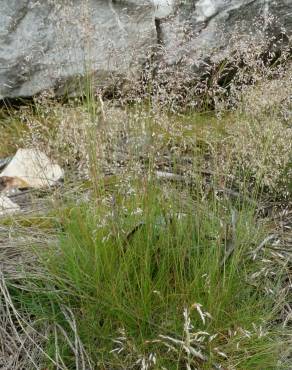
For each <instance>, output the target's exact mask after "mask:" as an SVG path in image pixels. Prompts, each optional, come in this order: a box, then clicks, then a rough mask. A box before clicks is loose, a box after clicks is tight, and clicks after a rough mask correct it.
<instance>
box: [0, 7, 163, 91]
mask: <svg viewBox="0 0 292 370" xmlns="http://www.w3.org/2000/svg"><path fill="white" fill-rule="evenodd" d="M0 6H1V12H0V98H1V97H2V98H3V97H21V96H22V97H25V96H31V95H34V94H37V93H39V92H41V91H43V90H46V89H49V88H53V89H54V90H55V91H56V92H57V93H65V92H66V91H67V89H69V92H71V90H75V89H78V87H80V86H78V84H79V83H82V84H83V83H88V81H86V79H85V82H84V81H83V80H82V76H86V75H87V74H88V75H89V71H90V72H91V71H94V76H92V75H91V76H90V78H92V79H94V80H96V81H97V84H98V83H103V82H105V81H107V82H106V83H108V84H109V83H110V82H109V80H111V79H112V78H113V77H114V76H115V75H125V74H128V73H129V71H131V72H135V71H136V70H137V66H138V65H139V63H141V62H142V61H143V59H145V56H146V55H147V53H148V51H149V47H150V46H151V45H152V44H153V43H155V42H156V31H155V23H154V10H153V6H152V4H151V3H149V1H148V0H145V1H144V0H143V1H139V0H128V1H126V0H125V1H123V0H116V1H114V0H88V1H84V0H59V1H58V0H43V1H37V0H21V1H19V0H0ZM137 56H138V57H137ZM65 82H66V84H65ZM68 82H69V84H68ZM70 83H73V84H74V85H73V86H70Z"/></svg>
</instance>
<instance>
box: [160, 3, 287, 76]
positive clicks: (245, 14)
mask: <svg viewBox="0 0 292 370" xmlns="http://www.w3.org/2000/svg"><path fill="white" fill-rule="evenodd" d="M291 14H292V1H290V0H276V1H274V0H198V1H189V2H184V3H181V5H179V6H176V7H174V9H173V12H172V14H171V15H170V16H169V17H167V18H164V19H161V21H160V22H159V27H160V35H161V43H162V45H163V48H164V58H163V60H164V62H165V63H166V64H167V65H177V64H182V65H184V66H186V65H190V66H191V67H192V68H193V69H197V70H200V69H201V67H202V66H203V65H204V63H205V61H206V60H213V61H214V62H216V61H219V60H222V59H223V58H224V55H226V56H228V54H229V53H230V52H232V51H233V50H234V48H237V47H238V45H239V44H240V41H242V40H243V39H245V40H246V39H248V38H249V39H253V40H254V41H259V42H260V41H261V40H262V39H263V38H266V37H270V36H275V37H276V38H277V37H278V36H279V35H281V34H283V33H285V34H286V35H287V36H289V35H291V34H292V17H291Z"/></svg>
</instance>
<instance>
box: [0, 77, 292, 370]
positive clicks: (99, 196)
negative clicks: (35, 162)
mask: <svg viewBox="0 0 292 370" xmlns="http://www.w3.org/2000/svg"><path fill="white" fill-rule="evenodd" d="M279 81H280V80H279ZM280 82H281V81H280ZM281 83H282V82H281ZM286 85H287V84H286ZM286 85H285V86H286ZM271 86H273V84H272V85H271ZM283 86H284V85H283ZM274 87H275V91H276V92H277V91H278V90H279V89H278V86H277V85H276V86H274ZM286 87H287V86H286ZM264 90H267V91H269V94H271V92H270V90H268V89H267V88H266V86H265V87H264ZM281 91H282V93H283V95H285V96H286V97H287V91H288V87H287V90H284V89H282V90H281ZM262 94H263V91H262V90H261V86H260V84H259V85H258V86H256V88H253V89H250V90H248V91H246V93H245V94H242V96H241V105H239V106H238V108H237V110H235V111H234V112H226V111H215V112H213V113H210V112H203V113H199V112H188V113H184V114H183V113H181V112H176V113H173V112H172V113H170V112H169V111H165V110H164V109H157V107H155V108H154V106H151V103H150V104H149V105H146V106H144V105H141V104H140V103H139V104H138V103H137V104H134V103H133V104H132V105H131V106H129V105H123V106H122V108H121V107H117V106H115V104H114V103H110V102H104V101H103V100H102V97H101V96H99V97H98V98H97V99H96V98H95V96H94V95H93V94H89V95H88V99H87V100H86V99H85V103H84V102H82V101H77V102H76V101H73V102H71V101H69V102H67V103H66V104H65V103H63V104H61V103H60V102H59V103H58V102H56V101H53V100H51V99H50V100H48V101H46V100H42V99H41V98H40V99H39V100H36V101H35V102H34V104H32V105H30V106H28V105H26V106H25V107H23V106H22V107H19V108H18V109H15V110H10V111H9V112H7V110H6V111H5V113H4V110H3V113H1V114H2V117H4V119H3V122H1V125H2V126H1V128H3V133H4V136H5V137H7V138H9V140H6V139H5V143H6V144H5V146H3V147H1V149H0V156H6V155H10V154H12V152H13V150H14V149H15V147H16V146H17V145H21V146H22V145H23V146H28V147H29V146H30V147H35V148H39V149H41V150H42V151H44V152H46V153H47V154H48V155H49V156H50V157H51V158H53V159H55V160H56V161H58V163H59V164H61V165H62V166H63V167H64V168H65V171H66V176H65V179H64V182H63V183H62V184H60V186H59V187H57V188H54V189H49V191H48V193H46V191H44V192H42V193H41V192H35V193H32V194H31V197H32V199H33V201H34V202H35V203H36V204H37V203H38V202H40V201H41V200H42V203H41V204H42V206H44V207H43V208H42V207H39V208H40V209H38V211H37V212H36V211H34V210H33V209H32V210H30V211H29V212H28V213H27V214H19V215H14V216H13V217H9V218H1V221H0V222H1V228H0V232H1V233H2V234H3V230H4V232H5V233H7V234H9V237H7V236H6V234H5V238H6V239H5V238H4V239H5V240H4V242H6V244H7V245H8V246H7V247H6V244H5V243H4V242H3V241H2V239H1V243H2V242H3V247H1V249H0V258H1V260H4V263H3V271H2V270H1V275H0V278H1V279H0V307H1V310H2V311H1V316H0V325H1V330H2V331H1V332H0V344H1V345H3V348H5V349H6V350H7V348H8V350H7V352H9V349H10V348H18V347H21V350H20V351H19V356H18V357H16V358H17V361H18V362H19V363H18V366H19V367H18V368H19V369H20V368H23V369H24V368H25V369H33V368H37V369H42V370H44V369H46V370H47V369H50V370H53V369H62V370H63V369H72V370H73V369H78V370H90V369H105V370H118V369H137V370H138V369H141V370H148V369H149V370H150V369H154V370H158V369H159V370H160V369H167V370H172V369H177V370H180V369H187V370H192V369H228V370H229V369H230V370H233V369H242V370H248V369H250V370H254V369H258V370H267V369H271V370H272V369H289V368H291V360H289V348H290V347H291V333H289V328H288V321H289V315H291V312H290V313H289V310H288V308H287V307H290V306H289V305H288V306H287V297H288V294H289V282H290V281H291V280H290V279H291V271H290V270H289V268H290V267H291V266H290V265H289V264H291V258H290V256H291V255H290V254H289V253H290V252H289V250H288V249H287V248H288V247H287V245H288V244H289V241H287V242H286V240H290V239H289V235H288V237H287V238H286V233H287V234H288V233H289V232H290V230H291V227H290V226H289V225H290V224H289V225H288V223H287V225H288V227H286V228H285V225H286V224H285V222H286V218H288V217H289V212H290V211H289V209H290V208H289V207H290V205H289V196H290V195H291V194H290V193H289V178H290V177H289V176H290V175H291V174H290V173H289V171H290V168H291V145H292V140H291V139H292V131H291V126H290V124H289V118H288V119H287V115H286V113H285V112H286V110H287V109H288V108H289V105H288V104H289V102H288V103H287V104H286V103H285V104H286V105H285V104H284V100H283V99H282V97H281V99H279V101H278V102H277V101H272V102H271V104H270V105H269V104H267V103H266V101H267V100H265V99H263V95H262ZM275 95H276V93H275ZM258 96H260V98H259V100H257V99H256V98H257V97H258ZM261 101H263V104H264V105H263V106H261V105H260V102H261ZM269 101H270V100H269ZM287 101H288V100H287ZM253 102H255V103H254V104H255V105H254V106H253ZM287 107H288V108H287ZM16 127H17V129H16ZM12 148H13V149H12ZM35 203H34V204H35ZM287 215H288V216H287ZM279 220H280V221H279ZM288 221H289V220H288ZM289 222H290V221H289ZM279 225H280V226H279ZM289 227H290V228H289ZM279 230H280V231H279ZM287 230H288V231H287ZM2 234H0V236H1V238H2ZM285 238H286V239H285ZM285 243H286V244H285ZM287 250H288V252H287ZM2 256H4V257H3V258H2ZM19 256H21V257H19ZM1 268H2V266H1ZM1 333H3V335H2V334H1ZM11 333H12V334H11ZM1 335H2V338H4V339H3V343H4V344H2V342H1ZM0 360H1V356H0ZM15 361H16V360H15ZM289 361H290V363H289ZM21 366H22V367H21ZM0 367H1V363H0Z"/></svg>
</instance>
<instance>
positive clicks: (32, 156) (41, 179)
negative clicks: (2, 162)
mask: <svg viewBox="0 0 292 370" xmlns="http://www.w3.org/2000/svg"><path fill="white" fill-rule="evenodd" d="M63 175H64V171H63V170H62V168H61V167H60V166H59V165H57V164H53V163H52V162H51V161H50V159H49V158H48V157H47V156H46V154H44V153H43V152H41V151H40V150H36V149H18V151H17V152H16V154H15V156H14V157H13V158H12V160H11V162H10V163H9V164H8V165H7V167H6V168H5V169H4V170H3V171H2V173H1V174H0V176H9V177H17V178H19V179H21V180H23V181H24V182H25V183H27V184H28V186H29V187H32V188H43V187H46V186H51V185H54V184H55V183H56V182H57V181H58V180H60V179H61V178H62V177H63Z"/></svg>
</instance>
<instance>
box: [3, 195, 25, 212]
mask: <svg viewBox="0 0 292 370" xmlns="http://www.w3.org/2000/svg"><path fill="white" fill-rule="evenodd" d="M19 211H20V207H19V205H18V204H16V203H14V202H12V200H10V199H9V198H8V197H5V196H4V195H0V216H5V215H9V214H13V213H16V212H19Z"/></svg>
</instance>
